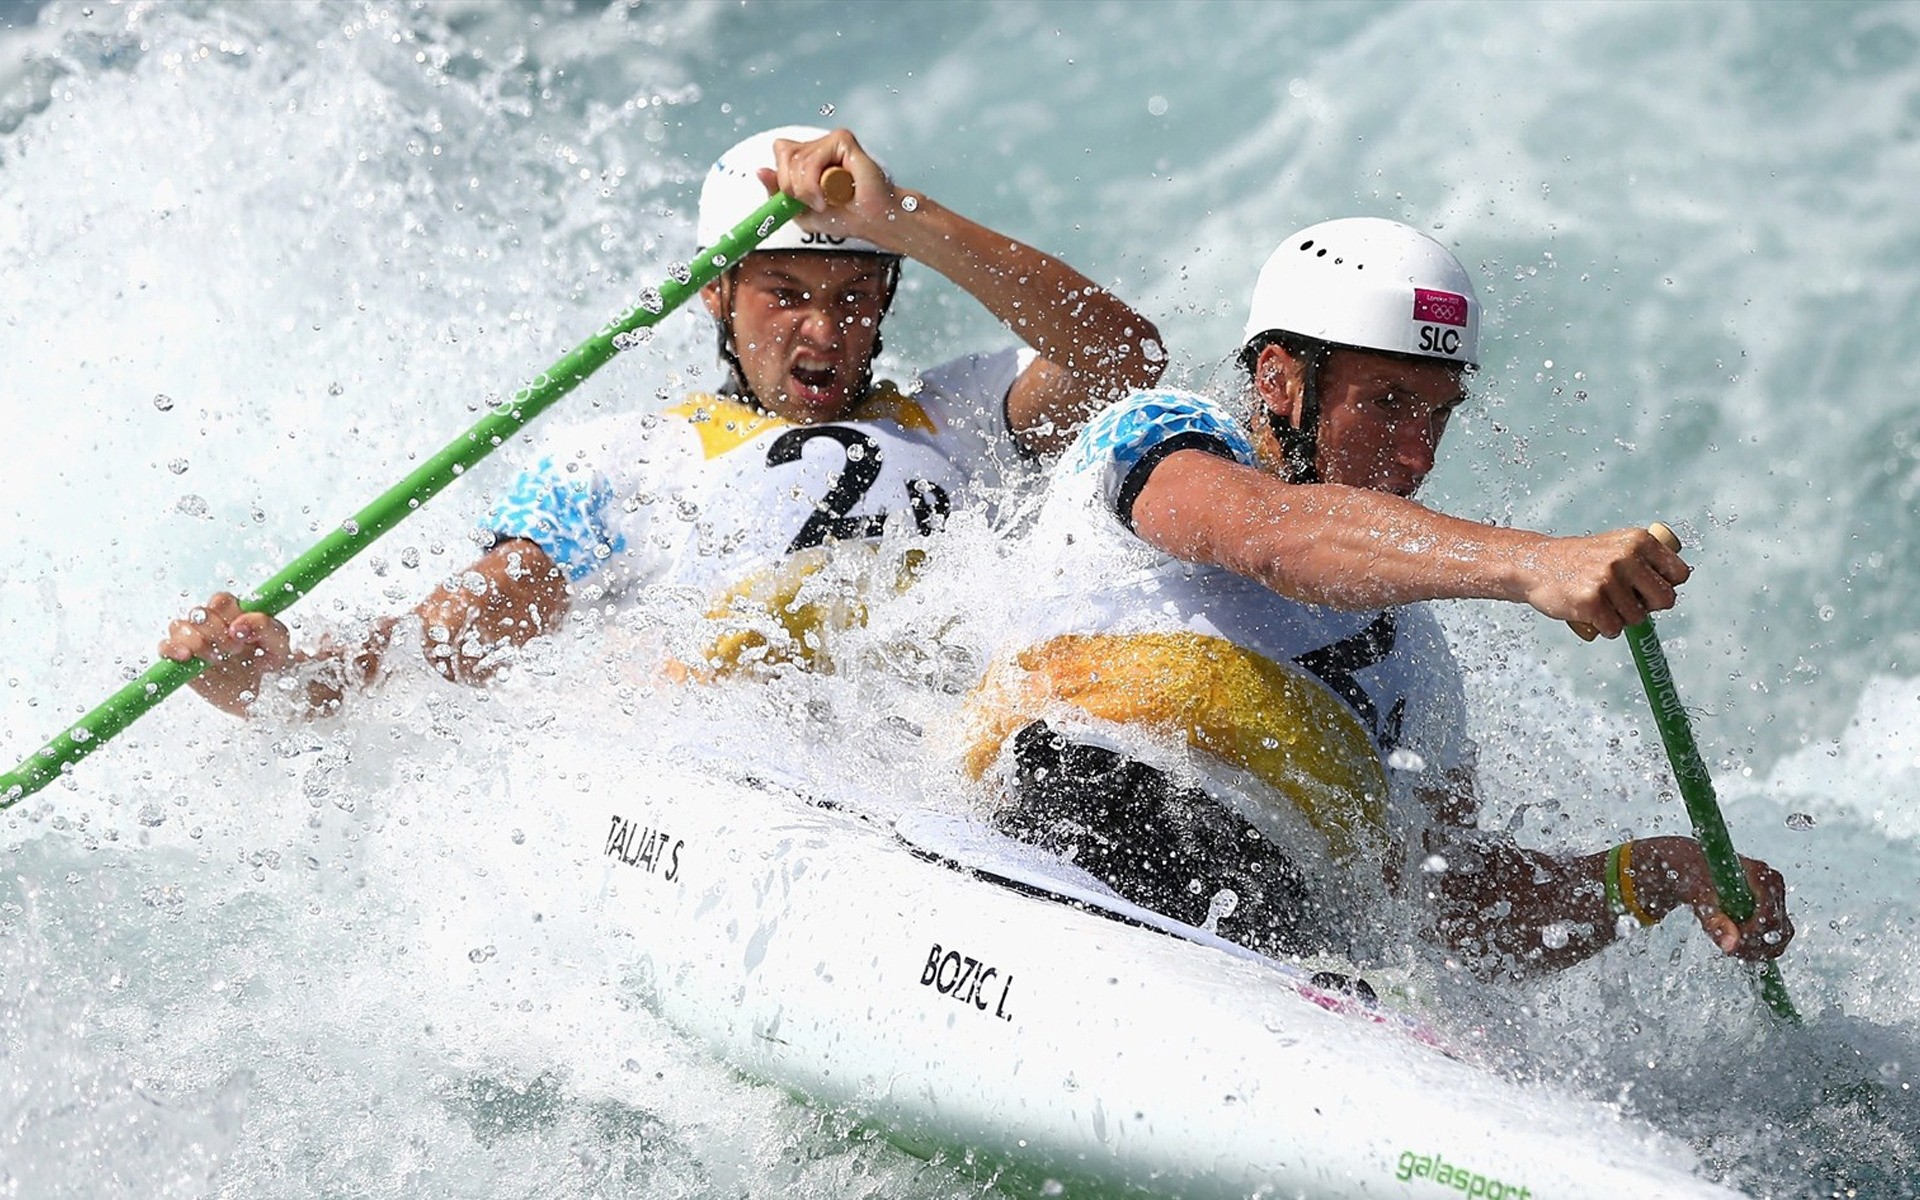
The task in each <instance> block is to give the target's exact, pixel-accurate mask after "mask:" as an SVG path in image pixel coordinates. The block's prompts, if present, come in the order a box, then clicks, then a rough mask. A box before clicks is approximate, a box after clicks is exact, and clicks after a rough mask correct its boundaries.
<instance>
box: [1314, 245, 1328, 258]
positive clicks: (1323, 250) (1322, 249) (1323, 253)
mask: <svg viewBox="0 0 1920 1200" xmlns="http://www.w3.org/2000/svg"><path fill="white" fill-rule="evenodd" d="M1326 256H1327V248H1326V247H1325V246H1322V247H1320V253H1318V254H1316V255H1314V257H1315V258H1325V257H1326Z"/></svg>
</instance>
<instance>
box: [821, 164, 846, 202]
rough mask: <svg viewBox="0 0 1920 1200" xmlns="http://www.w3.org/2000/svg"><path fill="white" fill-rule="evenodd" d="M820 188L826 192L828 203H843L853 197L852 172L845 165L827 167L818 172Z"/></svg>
mask: <svg viewBox="0 0 1920 1200" xmlns="http://www.w3.org/2000/svg"><path fill="white" fill-rule="evenodd" d="M820 190H821V191H823V192H825V193H826V194H827V203H828V204H833V205H840V204H845V203H846V202H847V201H849V200H851V199H853V172H852V171H849V170H847V169H846V168H845V167H828V168H827V169H826V170H824V171H822V172H820Z"/></svg>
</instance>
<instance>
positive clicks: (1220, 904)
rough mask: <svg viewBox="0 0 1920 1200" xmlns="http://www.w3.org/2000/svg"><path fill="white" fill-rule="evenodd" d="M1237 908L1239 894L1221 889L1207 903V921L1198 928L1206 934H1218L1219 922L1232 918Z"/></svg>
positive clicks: (1227, 889) (1238, 905) (1230, 889)
mask: <svg viewBox="0 0 1920 1200" xmlns="http://www.w3.org/2000/svg"><path fill="white" fill-rule="evenodd" d="M1239 907H1240V896H1239V893H1237V892H1235V891H1234V890H1233V889H1232V888H1221V889H1220V890H1219V891H1217V892H1215V893H1214V894H1213V898H1212V899H1211V900H1208V901H1207V919H1206V921H1205V922H1204V923H1203V924H1202V925H1201V926H1200V927H1201V928H1202V929H1204V930H1206V931H1207V932H1208V933H1218V932H1220V922H1222V921H1224V920H1226V919H1227V918H1228V917H1230V916H1232V915H1233V910H1234V909H1236V908H1239Z"/></svg>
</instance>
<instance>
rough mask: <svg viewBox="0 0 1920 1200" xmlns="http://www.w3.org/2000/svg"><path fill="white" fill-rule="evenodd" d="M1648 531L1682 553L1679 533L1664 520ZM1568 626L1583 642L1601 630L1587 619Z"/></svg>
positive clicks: (1655, 523) (1570, 623)
mask: <svg viewBox="0 0 1920 1200" xmlns="http://www.w3.org/2000/svg"><path fill="white" fill-rule="evenodd" d="M1647 532H1648V533H1650V534H1652V535H1653V536H1654V540H1656V541H1658V542H1659V543H1660V544H1661V545H1662V546H1665V547H1666V548H1667V549H1669V550H1671V551H1673V552H1674V553H1675V554H1678V553H1680V537H1679V535H1678V534H1676V533H1674V531H1673V530H1672V529H1670V528H1668V527H1667V525H1666V524H1665V523H1664V522H1661V521H1655V522H1654V523H1653V524H1651V525H1649V526H1647ZM1567 628H1569V629H1571V630H1573V631H1574V632H1575V633H1576V634H1579V635H1580V640H1581V641H1583V642H1591V641H1593V640H1594V639H1595V638H1597V637H1599V636H1600V631H1599V630H1598V629H1595V628H1594V627H1593V626H1591V625H1589V624H1587V623H1586V622H1585V621H1568V622H1567Z"/></svg>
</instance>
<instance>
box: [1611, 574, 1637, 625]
mask: <svg viewBox="0 0 1920 1200" xmlns="http://www.w3.org/2000/svg"><path fill="white" fill-rule="evenodd" d="M1606 602H1607V604H1608V605H1609V606H1611V607H1612V609H1613V612H1614V616H1615V617H1616V618H1617V619H1618V620H1619V622H1620V627H1621V628H1622V629H1625V628H1627V627H1628V626H1632V625H1638V624H1639V623H1640V622H1642V621H1644V620H1646V619H1647V607H1646V605H1645V604H1644V603H1642V602H1641V600H1640V593H1639V592H1638V591H1636V590H1634V588H1633V586H1632V585H1631V584H1627V583H1624V582H1621V581H1619V580H1614V581H1612V582H1609V583H1608V584H1607V587H1606Z"/></svg>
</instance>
